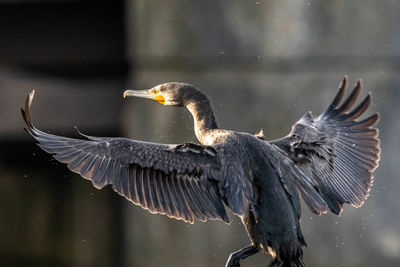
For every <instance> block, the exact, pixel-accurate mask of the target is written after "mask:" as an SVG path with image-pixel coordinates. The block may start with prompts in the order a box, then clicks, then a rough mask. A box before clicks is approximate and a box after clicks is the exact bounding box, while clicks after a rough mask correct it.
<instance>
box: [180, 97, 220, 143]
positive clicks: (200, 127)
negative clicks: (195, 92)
mask: <svg viewBox="0 0 400 267" xmlns="http://www.w3.org/2000/svg"><path fill="white" fill-rule="evenodd" d="M186 108H187V109H188V110H189V111H190V113H191V114H192V116H193V120H194V131H195V134H196V137H197V139H198V140H199V142H200V143H201V144H202V145H211V144H212V143H213V142H214V138H213V136H215V135H214V132H215V130H217V129H218V125H217V122H216V121H215V117H214V112H213V110H212V107H211V103H210V101H209V100H208V98H207V97H206V96H204V98H201V99H198V100H197V101H190V102H189V103H188V104H186Z"/></svg>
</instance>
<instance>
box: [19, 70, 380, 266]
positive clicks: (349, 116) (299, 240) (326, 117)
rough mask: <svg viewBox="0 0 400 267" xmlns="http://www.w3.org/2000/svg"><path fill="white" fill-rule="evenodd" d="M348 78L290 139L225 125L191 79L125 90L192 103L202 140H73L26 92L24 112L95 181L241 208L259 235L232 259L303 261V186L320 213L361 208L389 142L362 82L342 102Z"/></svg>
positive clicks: (187, 211)
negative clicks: (38, 116)
mask: <svg viewBox="0 0 400 267" xmlns="http://www.w3.org/2000/svg"><path fill="white" fill-rule="evenodd" d="M346 87H347V78H346V77H345V78H344V80H343V82H342V84H341V86H340V88H339V92H338V93H337V95H336V97H335V99H334V100H333V102H332V103H331V104H330V105H329V106H328V108H327V109H326V110H325V112H324V113H322V114H321V115H320V116H318V117H313V116H312V115H311V113H310V112H309V113H307V114H306V115H304V116H303V117H302V118H301V119H300V120H299V121H298V122H297V123H295V124H294V125H293V127H292V131H291V132H290V133H289V134H288V135H287V136H286V137H284V138H281V139H278V140H273V141H266V140H265V139H264V136H263V134H262V133H260V134H258V135H251V134H248V133H242V132H235V131H229V130H222V129H219V128H218V126H217V123H216V121H215V118H214V114H213V111H212V108H211V104H210V101H209V99H208V97H207V96H206V95H205V94H204V93H202V92H201V91H200V90H198V89H196V88H195V87H193V86H192V85H189V84H184V83H166V84H162V85H159V86H156V87H154V88H152V89H150V90H142V91H133V90H127V91H125V93H124V96H138V97H144V98H150V99H153V100H156V101H157V102H159V103H161V104H164V105H172V106H184V107H186V108H187V109H188V110H189V111H190V112H191V114H192V115H193V118H194V124H195V133H196V136H197V138H198V140H199V142H200V143H201V145H198V144H192V143H187V144H182V145H167V144H157V143H149V142H142V141H136V140H130V139H126V138H104V137H92V136H87V135H83V134H81V135H82V136H83V137H85V139H72V138H67V137H61V136H56V135H52V134H47V133H45V132H42V131H40V130H38V129H37V128H35V127H34V126H33V125H32V122H31V118H30V114H29V107H30V104H31V102H32V99H33V94H34V92H32V93H30V94H29V96H28V97H27V100H26V104H25V110H22V115H23V117H24V120H25V122H26V124H27V131H28V132H29V133H30V134H31V135H32V136H33V137H34V138H35V139H36V141H38V145H39V146H40V147H41V148H42V149H43V150H45V151H46V152H48V153H51V154H53V156H54V158H55V159H56V160H58V161H60V162H62V163H65V164H67V166H68V168H69V169H70V170H71V171H73V172H76V173H79V174H80V175H81V176H82V177H84V178H86V179H88V180H91V181H92V183H93V185H94V186H95V187H96V188H102V187H104V186H106V185H108V184H110V185H111V186H112V188H113V189H114V190H115V191H117V192H118V193H119V194H120V195H123V196H125V197H126V198H127V199H128V200H130V201H132V202H133V203H134V204H136V205H140V206H141V207H143V208H145V209H147V210H149V211H150V212H152V213H160V214H165V215H167V216H169V217H173V218H176V219H180V220H184V221H185V222H190V223H193V222H194V218H195V217H196V218H198V219H199V220H201V221H205V220H207V219H219V220H223V221H225V222H229V218H228V216H227V214H226V211H225V207H224V204H225V205H226V206H228V207H229V208H231V209H232V211H233V213H234V214H235V215H238V216H239V217H240V218H241V219H242V221H243V223H244V225H245V227H246V230H247V231H248V233H249V236H250V239H251V241H252V244H251V245H249V246H247V247H245V248H243V249H241V250H239V251H238V252H235V253H232V254H231V255H230V257H229V259H228V262H227V263H226V266H239V261H240V260H241V259H244V258H246V257H248V256H250V255H253V254H255V253H257V252H258V251H263V252H268V253H269V254H271V255H272V256H273V257H274V260H273V261H272V262H271V263H270V264H269V266H281V267H289V266H304V264H303V262H302V255H303V251H302V246H305V244H306V243H305V241H304V237H303V235H302V232H301V229H300V224H299V220H300V216H301V210H300V200H299V195H301V196H302V197H303V199H304V201H305V203H306V204H307V206H308V207H309V208H310V209H311V211H312V212H314V213H316V214H322V213H326V212H327V210H328V209H330V210H331V211H332V212H334V213H336V214H339V213H340V212H341V210H342V206H343V204H344V203H349V204H351V205H353V206H355V207H360V206H361V205H362V204H363V203H364V201H365V199H366V198H367V196H368V193H369V190H370V188H371V185H372V182H373V176H372V172H373V171H374V170H375V168H376V167H377V166H378V161H379V154H380V146H379V139H378V130H377V129H375V128H373V126H374V125H375V124H376V122H377V120H378V114H374V115H372V116H370V117H368V118H366V119H364V120H361V121H358V120H357V119H358V118H359V117H360V116H361V115H362V114H363V113H364V112H365V111H366V110H367V108H368V106H369V104H370V102H371V97H370V95H368V96H367V97H366V98H365V99H364V100H363V101H362V102H361V103H360V104H359V105H358V106H356V107H355V108H354V109H353V110H352V111H349V110H350V108H351V107H352V106H353V105H354V103H355V101H356V99H357V97H358V95H359V93H360V91H361V83H360V82H358V83H357V85H356V87H355V89H354V90H353V92H352V93H351V94H350V95H349V97H348V98H347V99H346V100H345V101H342V98H343V96H344V94H345V91H346Z"/></svg>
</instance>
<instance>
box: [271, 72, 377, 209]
mask: <svg viewBox="0 0 400 267" xmlns="http://www.w3.org/2000/svg"><path fill="white" fill-rule="evenodd" d="M346 88H347V77H345V78H344V79H343V82H342V84H341V85H340V87H339V90H338V93H337V95H336V97H335V98H334V100H333V101H332V103H331V104H330V105H329V106H328V108H327V109H326V110H325V112H324V113H322V114H321V115H319V116H318V117H317V118H315V117H313V116H312V114H311V112H308V113H307V114H306V115H304V116H303V117H302V118H301V119H300V120H299V121H298V122H297V123H295V124H294V125H293V127H292V131H291V132H290V133H289V135H287V136H286V137H284V138H282V139H278V140H274V141H271V142H270V143H271V144H273V145H275V146H277V147H278V148H280V149H279V150H280V151H281V154H283V156H284V157H285V158H286V157H289V158H290V160H291V161H292V162H293V163H294V167H293V168H296V172H297V173H296V175H294V176H296V178H295V179H301V180H302V181H300V182H301V183H299V181H297V184H299V187H300V188H299V191H300V193H301V194H302V196H303V199H304V200H305V202H306V203H307V205H308V206H309V208H310V209H311V210H312V211H313V212H314V213H317V214H320V213H323V212H326V205H324V204H325V203H326V204H327V205H328V206H329V208H330V210H331V211H332V212H334V213H336V214H339V213H340V212H341V210H342V206H343V204H344V203H349V204H351V205H353V206H355V207H360V206H361V205H363V203H364V201H365V199H366V198H367V197H368V194H369V191H370V188H371V186H372V183H373V176H372V173H373V171H374V170H375V169H376V167H377V166H378V162H379V156H380V142H379V139H378V130H377V129H375V128H373V126H374V125H375V124H376V123H377V121H378V119H379V115H378V114H373V115H372V116H370V117H368V118H366V119H363V120H361V121H359V120H357V119H358V118H359V117H360V116H361V115H362V114H363V113H364V112H365V111H366V110H367V108H368V107H369V105H370V103H371V96H370V95H369V94H368V95H367V96H366V97H365V98H364V100H363V101H362V102H361V103H360V104H359V105H358V106H356V107H355V108H354V109H353V110H352V111H349V110H350V109H351V108H352V106H353V105H354V103H355V102H356V100H357V97H358V96H359V94H360V92H361V88H362V85H361V81H358V83H357V85H356V86H355V88H354V90H353V91H352V92H351V94H350V95H349V97H348V98H347V99H346V100H345V101H342V98H343V96H344V94H345V92H346ZM315 192H316V193H318V194H319V196H320V197H322V199H323V201H322V200H321V199H320V198H319V196H317V195H315V194H314V193H315ZM323 202H325V203H323Z"/></svg>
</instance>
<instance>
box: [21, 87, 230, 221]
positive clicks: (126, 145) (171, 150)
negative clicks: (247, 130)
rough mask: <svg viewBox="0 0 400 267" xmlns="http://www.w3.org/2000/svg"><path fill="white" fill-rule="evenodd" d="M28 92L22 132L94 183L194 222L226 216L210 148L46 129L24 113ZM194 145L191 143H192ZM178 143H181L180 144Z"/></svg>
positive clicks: (155, 211)
mask: <svg viewBox="0 0 400 267" xmlns="http://www.w3.org/2000/svg"><path fill="white" fill-rule="evenodd" d="M32 99H33V92H32V93H30V94H29V95H28V97H27V99H26V102H25V109H24V110H22V115H23V118H24V120H25V122H26V125H27V129H26V130H27V132H28V133H30V134H31V135H32V136H33V137H34V138H35V139H36V140H37V142H38V145H39V146H40V147H41V148H42V149H43V150H44V151H46V152H47V153H50V154H52V155H53V157H54V158H55V159H56V160H58V161H60V162H62V163H65V164H67V166H68V168H69V169H70V170H71V171H73V172H76V173H79V174H80V175H81V176H82V177H83V178H85V179H88V180H91V181H92V183H93V185H94V186H95V187H96V188H99V189H100V188H103V187H104V186H106V185H109V184H110V185H111V186H112V188H113V189H114V190H115V191H116V192H118V193H119V194H120V195H122V196H124V197H126V198H127V199H128V200H130V201H132V202H133V203H134V204H136V205H140V206H141V207H142V208H144V209H147V210H149V211H150V212H152V213H160V214H165V215H167V216H168V217H172V218H176V219H180V220H183V221H185V222H190V223H193V222H194V217H197V218H198V219H199V220H201V221H205V220H207V219H219V220H223V221H225V222H229V219H228V217H227V214H226V211H225V208H224V206H223V204H222V198H221V196H220V194H219V189H218V185H217V184H216V182H217V181H216V180H214V179H213V178H212V175H211V173H212V171H215V170H216V169H217V168H218V166H219V165H218V159H217V158H216V157H217V156H216V154H214V153H209V152H208V151H209V150H210V149H211V150H210V151H214V150H213V149H212V148H210V149H208V148H206V147H204V148H203V147H200V149H197V150H195V152H193V151H191V150H190V149H189V150H184V149H176V148H177V147H179V146H175V145H165V144H156V143H148V142H141V141H135V140H129V139H125V138H102V137H92V136H87V135H84V134H82V133H80V132H79V131H78V133H79V134H80V135H82V136H83V137H85V138H87V139H88V140H82V139H74V138H68V137H62V136H57V135H52V134H48V133H45V132H42V131H40V130H38V129H37V128H35V127H34V126H33V124H32V121H31V116H30V113H29V108H30V104H31V102H32ZM193 146H196V145H193ZM180 147H182V145H181V146H180Z"/></svg>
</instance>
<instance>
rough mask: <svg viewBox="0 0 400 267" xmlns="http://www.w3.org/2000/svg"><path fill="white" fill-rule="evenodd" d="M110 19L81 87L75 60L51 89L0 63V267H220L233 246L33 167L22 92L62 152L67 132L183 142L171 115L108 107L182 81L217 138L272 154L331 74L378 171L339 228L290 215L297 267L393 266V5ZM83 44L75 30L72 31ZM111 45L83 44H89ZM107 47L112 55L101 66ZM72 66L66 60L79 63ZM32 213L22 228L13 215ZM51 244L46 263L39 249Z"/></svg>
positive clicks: (180, 125) (158, 11)
mask: <svg viewBox="0 0 400 267" xmlns="http://www.w3.org/2000/svg"><path fill="white" fill-rule="evenodd" d="M66 2H69V1H66ZM71 2H74V1H71ZM89 2H91V3H92V2H93V3H92V4H94V5H96V4H97V2H98V1H89ZM100 2H104V1H100ZM105 2H107V1H105ZM110 2H111V1H110ZM22 6H23V4H21V8H22ZM121 8H122V12H123V13H122V14H121V15H122V16H123V20H122V22H121V25H120V24H118V23H117V24H115V25H116V26H115V28H113V29H120V31H123V38H121V39H118V38H117V37H113V39H112V38H111V39H108V38H95V40H98V42H100V41H101V43H102V45H101V46H100V45H99V46H100V47H102V49H99V51H101V52H99V53H98V57H101V55H104V57H101V58H103V61H94V60H91V61H90V60H89V62H92V63H91V66H92V68H94V67H95V66H97V67H99V66H100V67H99V68H100V70H96V69H95V71H93V73H86V74H85V75H83V76H76V75H75V74H74V73H73V71H72V70H73V69H74V66H80V68H81V69H82V71H83V70H85V69H86V68H85V67H84V66H85V65H84V62H85V60H82V61H79V60H78V61H77V63H76V64H75V65H73V64H72V67H69V68H67V67H65V65H67V66H70V65H71V64H70V65H68V64H66V63H65V62H64V63H63V61H61V62H60V61H58V62H56V63H52V64H53V65H54V66H59V65H62V66H64V69H67V70H69V72H71V74H69V75H63V74H62V73H63V72H62V71H61V74H59V73H58V74H57V73H54V72H52V71H49V70H48V69H46V71H41V70H42V69H43V68H41V69H38V67H37V66H33V67H32V66H30V68H28V69H26V68H22V67H21V63H20V62H17V63H18V64H17V63H15V64H12V65H10V64H9V63H7V62H9V61H10V59H9V58H7V57H5V56H3V57H2V56H1V55H0V59H1V58H3V61H4V62H6V63H7V64H3V67H2V68H1V69H0V86H1V87H2V90H1V91H0V110H1V112H0V121H1V122H2V123H1V125H0V140H2V142H3V143H4V144H5V147H7V148H10V147H11V148H12V147H18V150H17V149H14V152H13V154H12V155H11V156H10V154H9V152H7V151H5V150H2V151H1V156H2V157H1V159H2V161H0V171H1V173H2V174H3V175H2V176H3V177H5V178H3V179H1V180H0V181H1V185H0V190H1V191H0V193H3V192H4V194H1V195H0V198H2V199H3V200H2V201H0V203H2V204H0V207H1V209H0V215H1V217H0V218H2V219H0V224H1V225H2V226H3V227H0V229H3V230H0V231H3V232H0V233H1V235H2V236H6V238H5V240H2V241H0V256H4V257H2V258H3V259H4V258H6V259H7V261H6V262H7V263H12V262H15V261H14V259H20V260H21V259H25V262H28V263H36V264H38V265H43V264H44V263H48V262H51V263H56V264H58V265H96V266H97V265H112V263H114V264H116V265H126V266H223V264H224V263H225V260H226V258H227V256H228V255H229V253H231V252H233V251H235V250H238V249H239V248H241V247H243V246H245V245H247V244H248V243H249V240H248V237H247V235H246V233H245V231H244V229H243V227H242V226H241V223H240V221H239V220H238V219H237V218H234V217H233V216H230V217H231V218H232V219H233V223H232V224H231V225H229V226H228V225H225V224H224V223H222V222H214V221H212V222H207V223H201V222H198V223H196V224H194V225H187V224H185V223H182V222H180V221H174V220H171V219H169V218H167V217H165V216H161V215H152V214H149V213H148V212H147V211H145V210H142V209H140V208H139V207H137V206H134V205H131V204H130V203H128V202H127V201H124V200H123V199H122V198H121V197H119V196H118V195H116V194H115V193H113V192H112V190H111V189H109V188H107V189H104V190H101V191H98V190H96V189H93V188H92V187H91V185H90V183H88V182H86V181H84V180H83V179H80V178H79V177H78V176H77V175H72V174H70V173H69V172H68V171H66V170H65V167H63V166H62V165H60V164H55V163H54V162H52V161H49V157H47V156H46V155H45V154H44V153H42V152H40V151H39V150H38V149H36V148H34V147H33V146H29V145H31V140H30V139H29V138H28V137H27V136H26V135H25V134H24V133H23V132H22V131H21V127H22V120H21V119H20V117H19V113H18V107H20V106H21V105H22V103H23V101H24V97H25V95H26V93H27V92H28V90H29V89H30V88H32V87H34V88H36V89H37V99H35V102H34V104H33V105H34V107H33V111H32V112H34V120H35V121H37V123H36V124H37V125H38V126H40V127H41V128H43V129H47V130H51V131H53V132H54V131H56V132H57V133H63V132H66V134H68V135H72V136H74V134H73V133H72V131H71V129H72V126H73V125H78V126H79V127H80V129H81V130H83V131H84V132H86V133H88V134H92V135H103V134H105V135H123V136H127V137H130V138H135V139H141V140H148V141H155V142H166V143H181V142H187V141H195V136H194V134H193V125H192V124H193V122H192V120H191V117H190V114H189V113H188V112H187V111H185V110H183V109H176V108H169V107H163V106H161V105H158V104H156V103H153V102H150V101H145V100H139V99H125V100H122V97H121V96H122V92H123V90H124V88H126V87H129V88H135V89H144V88H150V87H152V86H154V85H156V84H159V83H162V82H168V81H184V82H188V83H192V84H194V85H196V86H198V87H199V88H201V89H202V90H203V91H205V92H206V93H207V94H208V95H209V96H210V97H211V98H212V101H213V104H214V109H215V113H216V117H217V120H218V122H219V125H220V127H222V128H227V129H235V130H239V131H246V132H252V133H254V132H257V131H258V130H259V129H260V128H263V129H264V133H265V135H266V136H267V137H268V138H270V139H274V138H278V137H281V136H283V135H285V134H286V133H287V132H288V131H289V130H290V127H291V125H292V123H294V122H295V121H296V120H297V119H298V118H300V116H302V115H303V114H304V113H305V112H306V111H308V110H311V111H313V113H314V114H318V113H319V112H321V111H322V110H323V109H324V107H325V106H326V105H327V104H328V103H329V101H330V100H331V98H332V97H333V96H334V94H335V92H336V87H337V85H338V83H339V82H340V80H341V79H342V77H343V75H345V74H347V75H349V78H350V83H351V84H353V83H355V82H356V80H357V79H358V78H362V80H363V83H364V87H365V89H364V92H363V94H364V95H365V94H366V93H367V92H370V91H371V92H372V95H373V101H374V104H373V105H372V108H371V112H376V111H377V112H379V113H380V114H381V116H382V119H381V122H380V123H379V128H380V130H381V132H380V136H381V140H382V160H381V164H380V167H379V168H378V169H377V171H376V173H375V183H374V186H373V188H372V190H371V194H370V197H369V198H368V200H367V202H366V203H365V205H364V206H363V207H362V208H359V209H355V208H352V207H349V206H346V207H345V209H344V211H343V213H342V216H341V217H337V216H335V215H333V214H328V215H324V216H320V217H319V216H314V215H312V214H311V213H310V212H309V211H308V210H307V208H306V207H305V206H304V207H303V219H302V227H303V232H304V234H305V237H306V240H307V242H308V248H306V249H305V262H306V263H307V266H378V265H381V266H398V265H399V264H400V208H399V203H400V196H399V194H398V190H400V182H399V175H398V172H397V168H396V167H397V165H398V159H399V158H400V157H399V156H400V155H399V154H400V147H399V140H400V139H399V138H400V137H399V132H400V116H399V112H398V109H399V104H400V90H399V88H398V87H399V85H400V83H399V82H400V76H399V72H400V54H399V53H400V52H399V51H400V49H399V48H400V47H399V46H400V31H399V29H400V27H399V26H400V25H399V21H400V20H399V18H400V3H399V2H398V1H395V0H392V1H372V0H353V1H344V0H336V1H333V0H331V1H286V0H284V1H282V0H281V1H261V0H260V1H227V0H226V1H208V0H206V1H187V0H186V1H184V0H181V1H178V0H173V1H155V0H136V1H126V2H124V4H123V5H122V6H121ZM106 10H107V8H105V11H104V12H106ZM0 11H1V4H0ZM87 14H93V13H91V12H88V13H87ZM105 14H106V13H105ZM100 17H102V16H100ZM103 17H104V16H103ZM105 17H107V16H105ZM117 17H118V16H116V17H115V18H114V19H110V21H117V20H118V19H117ZM82 23H84V22H82ZM110 23H111V22H110ZM94 25H96V23H94ZM108 25H110V24H108ZM118 25H120V26H118ZM91 27H94V28H96V27H95V26H90V27H89V26H87V27H86V28H88V32H92V30H91V29H92V28H91ZM86 28H85V27H80V25H79V23H78V26H77V27H76V28H74V29H75V30H76V31H78V32H79V30H82V31H84V29H86ZM96 29H97V30H98V28H96ZM61 32H63V31H61ZM66 32H67V33H68V32H69V31H66ZM112 32H115V30H110V31H105V30H104V31H97V33H98V35H99V36H103V37H104V36H109V35H110V34H111V33H112ZM60 36H63V35H62V34H61V35H60ZM82 36H86V35H85V34H82ZM118 36H119V35H118ZM80 38H82V37H80ZM93 38H94V37H93ZM51 40H52V38H49V42H51ZM89 40H91V38H88V40H87V41H85V42H84V43H87V42H89ZM110 40H116V41H115V42H113V41H110ZM107 41H109V42H110V44H109V45H105V43H107ZM121 42H122V43H123V44H120V43H121ZM79 44H80V42H79V41H77V42H76V43H73V44H72V45H71V46H72V47H75V46H76V47H79ZM112 44H114V45H115V46H116V47H117V48H119V49H120V50H121V51H123V52H121V54H118V53H115V50H114V49H115V47H114V46H112ZM74 45H75V46H74ZM91 46H92V47H93V50H89V51H91V52H93V51H98V50H96V47H97V46H96V42H93V43H91ZM22 47H23V46H22ZM105 47H106V48H105ZM107 47H108V48H107ZM113 47H114V48H113ZM15 49H17V48H15ZM27 49H28V48H27ZM10 51H14V50H13V46H11V48H10ZM60 51H64V50H56V52H54V53H55V54H58V53H60ZM73 51H74V50H73ZM79 51H83V52H82V54H81V56H80V57H77V58H81V59H82V58H84V55H85V54H87V53H89V52H88V50H86V49H84V48H82V50H79ZM41 53H43V52H41V51H38V52H37V54H39V55H40V54H41ZM69 53H72V52H69ZM0 54H1V52H0ZM34 54H35V53H34ZM107 55H112V56H110V57H108V56H107ZM67 58H68V53H67ZM72 58H73V59H74V58H75V57H72ZM90 58H91V57H90ZM93 58H96V57H93ZM7 60H8V61H7ZM14 61H16V60H14ZM113 64H114V65H113ZM42 65H43V64H42ZM53 65H52V66H53ZM106 66H115V68H111V67H106ZM50 69H51V67H50ZM112 69H119V70H120V71H119V72H117V73H115V72H113V71H112ZM61 70H63V69H62V68H61ZM96 73H97V74H96ZM104 73H105V74H104ZM107 73H108V74H107ZM3 122H4V123H3ZM32 151H33V152H32ZM32 153H35V156H32ZM20 154H22V155H24V157H23V162H21V160H20V156H19V155H20ZM25 175H27V177H25ZM64 176H65V177H64ZM55 180H56V182H55ZM60 188H63V189H62V190H61V189H60ZM7 192H8V193H7ZM51 192H53V193H51ZM17 200H18V201H17ZM28 204H29V205H28ZM11 207H15V208H14V209H12V208H11ZM32 207H34V208H35V209H34V210H35V212H32V211H31V212H28V211H30V210H32ZM52 207H53V208H52ZM56 218H58V221H57V220H55V219H56ZM26 221H28V222H29V224H28V225H29V227H26V226H25V224H24V222H26ZM10 225H14V227H13V228H11V229H13V232H11V233H14V232H18V233H20V234H19V237H18V238H16V237H15V235H12V234H10V231H7V229H10ZM49 228H50V229H53V230H52V231H50V230H48V229H49ZM22 229H23V230H22ZM38 229H42V231H39V230H38ZM46 229H47V230H46ZM58 229H60V230H59V231H58ZM24 240H26V242H25V245H20V244H21V243H22V244H24ZM54 243H56V244H58V245H57V246H56V248H57V249H54V247H53V248H52V247H51V246H52V244H54ZM33 248H34V249H33ZM268 260H269V257H268V256H265V255H261V254H260V255H256V256H254V257H251V258H249V259H246V260H245V261H244V262H243V266H265V264H266V262H267V261H268ZM17 262H18V261H17ZM19 262H20V261H19ZM0 263H1V259H0Z"/></svg>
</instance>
